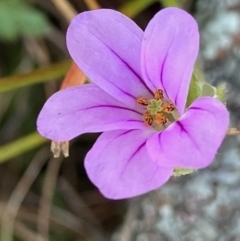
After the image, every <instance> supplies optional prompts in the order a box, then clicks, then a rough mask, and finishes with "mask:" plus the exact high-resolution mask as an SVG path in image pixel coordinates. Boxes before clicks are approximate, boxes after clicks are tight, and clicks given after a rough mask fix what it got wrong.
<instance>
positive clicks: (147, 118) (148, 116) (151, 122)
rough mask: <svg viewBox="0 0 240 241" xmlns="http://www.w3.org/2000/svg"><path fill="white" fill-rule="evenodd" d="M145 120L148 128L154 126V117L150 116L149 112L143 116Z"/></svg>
mask: <svg viewBox="0 0 240 241" xmlns="http://www.w3.org/2000/svg"><path fill="white" fill-rule="evenodd" d="M143 118H144V123H145V124H146V125H147V126H151V125H152V124H153V117H152V115H151V114H150V112H149V111H147V112H145V113H144V114H143Z"/></svg>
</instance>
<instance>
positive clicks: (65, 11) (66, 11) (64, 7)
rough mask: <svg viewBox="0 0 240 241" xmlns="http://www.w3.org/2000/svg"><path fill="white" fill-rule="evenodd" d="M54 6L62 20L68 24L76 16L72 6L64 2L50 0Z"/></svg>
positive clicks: (61, 0) (64, 0)
mask: <svg viewBox="0 0 240 241" xmlns="http://www.w3.org/2000/svg"><path fill="white" fill-rule="evenodd" d="M52 2H53V3H54V4H55V6H56V7H57V8H58V10H59V11H60V13H61V14H62V15H63V16H64V18H65V19H66V20H67V21H68V22H70V21H71V20H72V19H73V18H74V16H75V15H77V12H76V10H75V9H74V8H73V6H72V5H71V4H70V3H69V2H68V1H66V0H52Z"/></svg>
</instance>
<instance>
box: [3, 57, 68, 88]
mask: <svg viewBox="0 0 240 241" xmlns="http://www.w3.org/2000/svg"><path fill="white" fill-rule="evenodd" d="M71 63H72V61H71V60H65V61H63V62H60V63H57V64H51V65H50V66H47V67H42V68H39V69H35V70H33V71H31V72H29V73H24V74H17V75H13V76H9V77H4V78H2V79H0V93H3V92H6V91H10V90H13V89H16V88H20V87H26V86H30V85H33V84H37V83H41V82H46V81H49V80H54V79H56V78H60V77H63V76H64V75H65V74H66V72H67V71H68V69H69V68H70V65H71Z"/></svg>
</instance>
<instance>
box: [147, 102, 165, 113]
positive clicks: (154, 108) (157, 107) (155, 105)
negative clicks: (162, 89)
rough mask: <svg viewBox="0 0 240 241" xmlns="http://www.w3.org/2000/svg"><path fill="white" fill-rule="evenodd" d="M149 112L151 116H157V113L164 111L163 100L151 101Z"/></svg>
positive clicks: (148, 107)
mask: <svg viewBox="0 0 240 241" xmlns="http://www.w3.org/2000/svg"><path fill="white" fill-rule="evenodd" d="M147 110H148V111H149V112H150V114H151V115H155V114H156V113H157V112H161V111H162V101H161V100H154V99H153V100H150V101H149V104H148V106H147Z"/></svg>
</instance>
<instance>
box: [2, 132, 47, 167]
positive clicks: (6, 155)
mask: <svg viewBox="0 0 240 241" xmlns="http://www.w3.org/2000/svg"><path fill="white" fill-rule="evenodd" d="M46 141H47V139H45V138H43V137H41V136H40V135H39V134H38V133H37V132H34V133H31V134H29V135H27V136H24V137H21V138H19V139H17V140H15V141H12V142H11V143H9V144H6V145H4V146H1V147H0V163H3V162H6V161H8V160H9V159H12V158H14V157H16V156H19V155H21V154H23V153H25V152H27V151H29V150H31V149H33V148H35V147H38V146H40V145H42V144H43V143H45V142H46Z"/></svg>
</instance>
